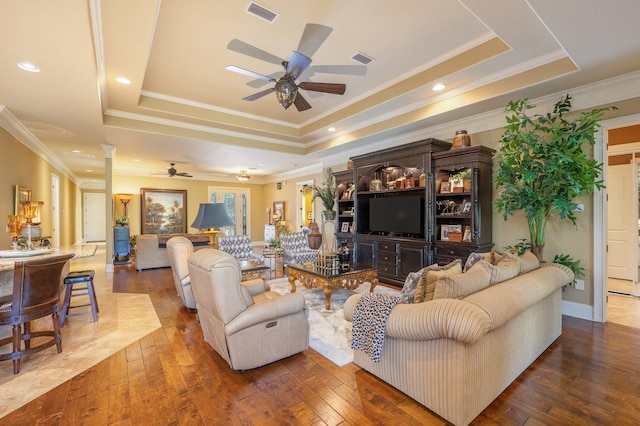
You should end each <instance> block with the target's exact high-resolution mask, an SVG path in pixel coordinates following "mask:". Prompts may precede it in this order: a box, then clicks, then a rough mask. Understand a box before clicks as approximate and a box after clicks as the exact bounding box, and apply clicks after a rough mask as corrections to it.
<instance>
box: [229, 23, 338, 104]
mask: <svg viewBox="0 0 640 426" xmlns="http://www.w3.org/2000/svg"><path fill="white" fill-rule="evenodd" d="M331 31H333V29H332V28H330V27H327V26H325V25H319V24H307V25H306V27H305V30H304V33H303V34H302V38H301V39H300V43H299V45H298V51H296V50H294V51H293V52H292V53H291V57H290V58H289V60H288V61H281V64H282V67H283V68H284V75H283V76H282V77H280V78H279V79H275V78H274V77H270V76H267V75H263V74H260V73H257V72H254V71H250V70H247V69H244V68H240V67H237V66H235V65H229V66H227V67H226V69H227V70H229V71H233V72H237V73H240V74H244V75H248V76H250V77H254V78H258V79H261V80H265V81H269V82H272V83H275V86H274V87H271V88H269V89H266V90H263V91H261V92H258V93H255V94H253V95H250V96H247V97H245V98H242V99H243V100H245V101H255V100H256V99H260V98H261V97H263V96H266V95H268V94H270V93H273V92H275V94H276V98H277V99H278V103H279V104H280V105H281V106H282V107H283V108H284V109H287V108H289V107H290V106H291V104H293V105H295V106H296V108H297V110H298V111H304V110H307V109H309V108H311V105H309V102H307V100H306V99H305V98H304V97H303V96H302V95H301V94H300V93H299V91H298V89H304V90H309V91H314V92H322V93H331V94H335V95H343V94H344V92H345V90H346V88H347V86H346V85H345V84H336V83H314V82H310V81H303V82H301V83H296V80H297V79H298V78H299V77H300V75H301V74H302V73H303V72H304V71H305V70H306V69H307V68H308V67H309V65H310V64H311V58H310V57H309V56H311V55H313V53H315V51H316V50H317V49H318V48H319V47H320V45H321V44H322V43H323V42H324V40H326V38H327V37H328V36H329V34H330V33H331ZM227 47H228V48H229V49H231V50H234V51H237V52H240V53H244V54H247V55H249V56H253V57H256V58H258V59H263V60H266V61H268V62H272V63H273V62H274V61H273V58H274V55H271V54H269V53H267V52H265V51H263V50H261V49H258V48H256V47H253V46H251V45H249V44H247V43H244V42H242V41H240V40H235V39H234V40H232V41H231V42H230V43H229V45H228V46H227ZM299 51H304V52H305V53H307V54H308V55H309V56H306V55H305V54H303V53H300V52H299ZM276 59H277V60H278V61H280V59H278V58H276Z"/></svg>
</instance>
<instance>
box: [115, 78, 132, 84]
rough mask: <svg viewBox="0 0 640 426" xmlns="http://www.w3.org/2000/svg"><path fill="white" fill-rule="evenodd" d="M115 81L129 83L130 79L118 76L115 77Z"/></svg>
mask: <svg viewBox="0 0 640 426" xmlns="http://www.w3.org/2000/svg"><path fill="white" fill-rule="evenodd" d="M116 81H117V82H118V83H120V84H131V80H129V79H128V78H126V77H118V78H116Z"/></svg>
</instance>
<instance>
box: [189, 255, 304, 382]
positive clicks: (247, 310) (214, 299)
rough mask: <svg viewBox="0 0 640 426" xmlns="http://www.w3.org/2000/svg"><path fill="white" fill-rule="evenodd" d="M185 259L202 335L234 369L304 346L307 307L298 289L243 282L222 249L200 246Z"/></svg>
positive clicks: (235, 264) (236, 264)
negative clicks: (271, 288) (283, 290)
mask: <svg viewBox="0 0 640 426" xmlns="http://www.w3.org/2000/svg"><path fill="white" fill-rule="evenodd" d="M188 263H189V274H190V276H191V288H192V290H193V295H194V297H195V300H196V304H197V308H198V317H199V319H200V326H201V327H202V333H203V335H204V340H205V341H206V342H208V343H209V344H210V345H211V346H212V347H213V349H214V350H215V351H216V352H217V353H218V354H219V355H220V356H221V357H222V358H223V359H224V360H225V361H227V362H228V363H229V366H230V367H231V368H232V369H233V370H248V369H251V368H257V367H260V366H263V365H266V364H269V363H271V362H274V361H278V360H280V359H283V358H286V357H289V356H291V355H294V354H297V353H299V352H302V351H305V350H306V349H307V348H308V346H309V321H308V319H307V316H308V311H307V306H306V304H305V301H304V297H303V296H302V295H301V294H298V293H293V294H285V295H280V294H278V293H276V292H272V291H269V290H268V287H267V285H266V283H265V282H264V281H263V280H261V279H257V280H250V281H245V282H241V278H242V271H241V269H240V264H239V262H238V259H236V258H235V257H233V256H231V255H230V254H228V253H225V252H223V251H220V250H216V249H202V250H198V251H197V252H195V253H194V254H193V255H191V256H190V257H189V260H188Z"/></svg>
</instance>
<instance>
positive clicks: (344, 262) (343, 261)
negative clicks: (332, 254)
mask: <svg viewBox="0 0 640 426" xmlns="http://www.w3.org/2000/svg"><path fill="white" fill-rule="evenodd" d="M338 262H339V264H340V271H341V272H348V271H349V247H347V242H346V241H340V248H339V249H338Z"/></svg>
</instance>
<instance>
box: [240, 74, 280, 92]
mask: <svg viewBox="0 0 640 426" xmlns="http://www.w3.org/2000/svg"><path fill="white" fill-rule="evenodd" d="M267 77H271V78H273V80H274V81H276V80H278V78H280V77H282V71H280V72H274V73H271V74H269V75H268V76H267ZM270 81H271V80H270ZM267 84H269V83H267V82H265V81H264V80H263V79H259V78H257V79H255V80H251V81H250V82H248V83H247V86H249V87H253V88H254V89H259V88H261V87H263V86H265V85H267Z"/></svg>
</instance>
